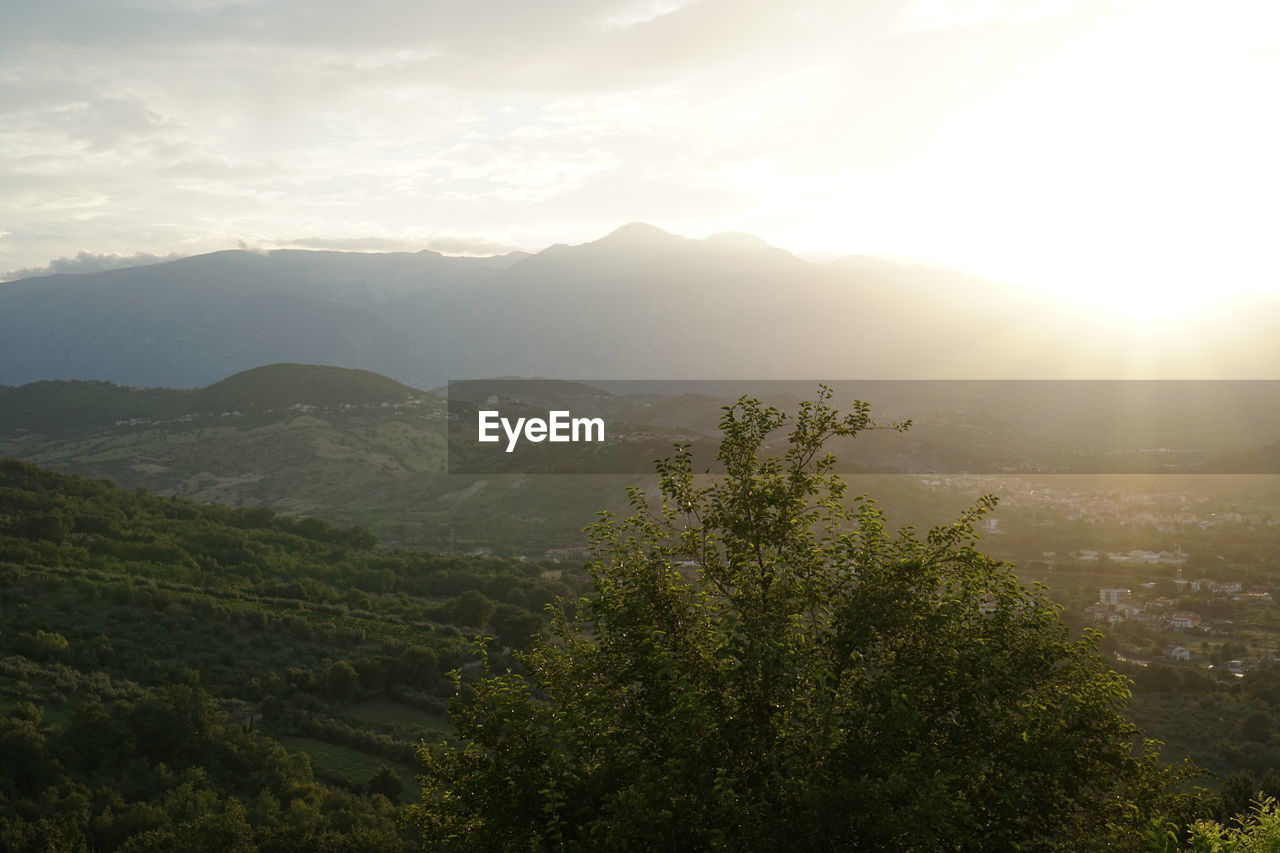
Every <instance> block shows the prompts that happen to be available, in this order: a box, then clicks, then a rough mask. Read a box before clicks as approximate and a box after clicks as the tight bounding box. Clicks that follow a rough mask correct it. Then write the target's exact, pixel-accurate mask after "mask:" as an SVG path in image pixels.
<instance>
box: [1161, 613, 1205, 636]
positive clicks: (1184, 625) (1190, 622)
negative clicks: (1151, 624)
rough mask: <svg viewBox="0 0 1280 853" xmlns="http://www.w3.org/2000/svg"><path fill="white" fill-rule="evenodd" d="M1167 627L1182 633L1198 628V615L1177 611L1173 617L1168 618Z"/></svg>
mask: <svg viewBox="0 0 1280 853" xmlns="http://www.w3.org/2000/svg"><path fill="white" fill-rule="evenodd" d="M1169 626H1170V627H1172V628H1175V629H1178V630H1182V631H1188V630H1190V629H1192V628H1199V627H1200V614H1199V613H1191V612H1190V611H1187V610H1179V611H1178V612H1177V613H1175V614H1173V616H1171V617H1169Z"/></svg>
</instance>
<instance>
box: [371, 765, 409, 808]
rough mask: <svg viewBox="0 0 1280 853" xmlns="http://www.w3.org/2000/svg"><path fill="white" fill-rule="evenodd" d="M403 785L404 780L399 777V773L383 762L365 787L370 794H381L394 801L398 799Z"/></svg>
mask: <svg viewBox="0 0 1280 853" xmlns="http://www.w3.org/2000/svg"><path fill="white" fill-rule="evenodd" d="M403 785H404V781H403V780H402V779H401V778H400V774H399V773H396V771H394V770H392V769H391V768H390V767H388V766H387V765H385V764H383V765H382V766H380V767H379V768H378V770H377V772H376V773H374V774H373V777H372V778H370V779H369V782H368V784H367V785H366V786H365V787H366V788H367V790H368V791H369V793H370V794H382V795H383V796H384V797H386V798H387V799H388V800H390V801H391V802H393V803H394V802H396V801H398V800H399V799H400V793H401V791H402V790H403Z"/></svg>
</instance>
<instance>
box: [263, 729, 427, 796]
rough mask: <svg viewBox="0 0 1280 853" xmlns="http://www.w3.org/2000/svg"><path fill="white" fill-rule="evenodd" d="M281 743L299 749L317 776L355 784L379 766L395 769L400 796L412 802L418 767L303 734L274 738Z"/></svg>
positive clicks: (416, 790)
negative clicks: (339, 778) (337, 778)
mask: <svg viewBox="0 0 1280 853" xmlns="http://www.w3.org/2000/svg"><path fill="white" fill-rule="evenodd" d="M277 740H279V741H280V743H281V745H283V746H284V748H285V749H287V750H289V751H290V752H300V753H302V754H304V755H306V756H307V757H309V758H310V759H311V764H312V767H313V768H314V769H315V771H316V773H317V775H319V776H328V777H345V778H347V779H350V780H351V781H353V782H356V783H357V784H364V783H365V782H368V781H369V779H370V778H372V776H373V774H374V773H376V772H377V770H378V768H379V767H381V766H382V765H384V764H385V765H387V766H388V767H390V768H391V769H392V770H394V771H396V773H398V774H399V775H400V778H401V780H403V785H402V786H401V795H400V796H401V799H402V800H404V801H406V802H412V801H413V800H415V799H417V797H418V783H417V776H418V773H419V770H418V768H416V767H411V766H409V765H408V764H401V763H400V762H398V761H388V760H387V759H385V758H379V757H377V756H376V755H369V754H368V753H366V752H361V751H360V750H358V749H351V748H350V747H346V746H338V745H337V744H332V743H325V742H324V741H319V740H313V739H311V738H307V737H296V736H293V735H284V736H282V737H279V738H277Z"/></svg>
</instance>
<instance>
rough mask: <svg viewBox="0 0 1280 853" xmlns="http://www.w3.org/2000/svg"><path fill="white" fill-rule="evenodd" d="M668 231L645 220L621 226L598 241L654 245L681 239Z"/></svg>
mask: <svg viewBox="0 0 1280 853" xmlns="http://www.w3.org/2000/svg"><path fill="white" fill-rule="evenodd" d="M679 239H681V238H679V237H677V236H676V235H675V234H672V233H670V232H668V231H663V230H662V229H661V228H658V227H656V226H653V225H649V224H648V223H645V222H630V223H628V224H626V225H623V226H622V227H621V228H618V229H615V230H614V231H611V232H609V233H608V234H606V235H605V236H604V237H601V238H600V239H599V240H597V241H596V242H597V243H607V244H611V245H628V246H653V245H660V244H664V243H671V242H673V241H676V240H679Z"/></svg>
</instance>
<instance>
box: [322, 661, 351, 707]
mask: <svg viewBox="0 0 1280 853" xmlns="http://www.w3.org/2000/svg"><path fill="white" fill-rule="evenodd" d="M359 689H360V673H358V672H356V668H355V667H354V666H352V665H351V664H350V662H348V661H345V660H340V661H334V662H333V663H331V664H330V665H329V667H328V668H327V669H326V670H325V671H324V678H323V679H322V680H321V682H320V692H321V693H322V694H323V695H324V696H325V697H326V698H328V699H350V698H351V697H352V696H354V695H355V693H356V691H357V690H359Z"/></svg>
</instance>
